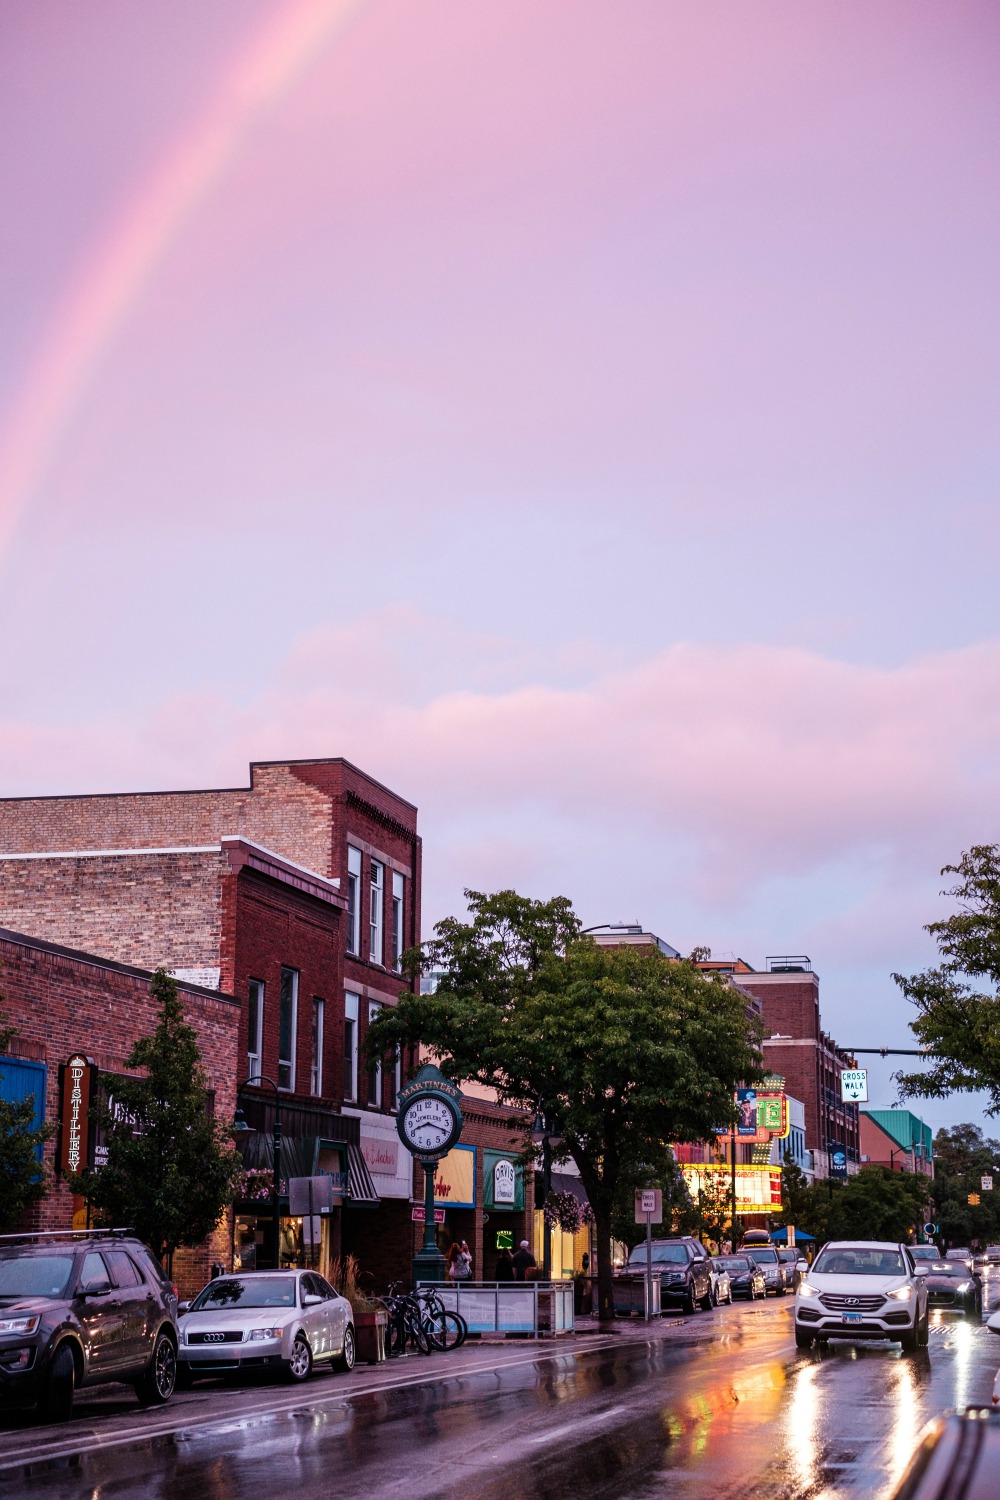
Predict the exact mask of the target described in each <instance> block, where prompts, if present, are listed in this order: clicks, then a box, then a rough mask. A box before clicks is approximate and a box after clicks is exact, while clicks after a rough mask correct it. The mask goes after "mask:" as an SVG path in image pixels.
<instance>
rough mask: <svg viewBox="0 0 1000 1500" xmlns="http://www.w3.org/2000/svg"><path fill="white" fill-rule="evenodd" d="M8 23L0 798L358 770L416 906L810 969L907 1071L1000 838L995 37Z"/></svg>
mask: <svg viewBox="0 0 1000 1500" xmlns="http://www.w3.org/2000/svg"><path fill="white" fill-rule="evenodd" d="M2 26H3V34H4V41H3V46H2V47H0V126H2V129H0V178H2V185H3V191H4V203H5V209H6V212H5V221H6V230H7V233H6V235H5V243H4V286H5V298H4V317H3V319H2V320H0V580H2V587H0V631H2V639H3V641H4V643H5V646H6V648H7V649H6V651H5V665H6V669H7V670H6V673H5V680H6V682H7V686H8V693H7V694H6V698H5V707H4V709H3V710H2V712H0V771H2V776H0V782H2V787H0V790H2V791H3V792H4V793H6V794H16V793H20V792H56V791H83V790H90V789H102V788H110V787H116V786H125V787H134V788H138V787H155V786H158V785H163V784H167V783H169V784H171V785H177V786H181V785H187V786H199V785H208V784H212V783H215V782H224V783H232V782H234V781H237V780H240V779H242V777H243V776H244V775H245V767H246V763H247V761H248V760H250V759H251V758H265V757H268V756H280V755H315V754H346V755H349V756H351V757H352V758H354V759H356V760H358V761H360V762H361V763H362V764H363V765H364V766H366V767H367V768H369V769H371V770H372V771H373V772H374V773H375V774H376V775H378V776H380V777H383V778H385V779H387V780H389V781H391V782H392V784H393V785H395V786H397V787H398V788H399V789H400V791H402V792H403V793H404V794H405V795H407V796H409V797H411V798H412V799H413V800H414V801H416V802H417V803H418V804H419V805H420V807H421V810H422V823H423V831H424V835H425V848H426V859H427V906H426V911H425V916H426V919H427V921H428V923H430V922H431V921H433V920H435V919H436V918H438V917H439V916H441V915H444V914H445V913H447V912H449V911H451V910H454V909H456V908H457V906H458V904H459V902H460V899H461V891H462V888H463V886H465V885H469V884H472V885H479V886H487V887H495V886H499V885H516V886H518V887H520V888H523V889H525V890H528V891H530V892H532V893H533V894H539V895H547V894H551V893H553V892H556V891H559V892H563V893H565V894H568V895H570V896H572V897H573V898H574V899H575V901H576V902H577V904H578V907H579V909H580V912H581V914H582V916H583V917H584V919H585V920H586V921H587V922H597V921H601V920H606V919H617V918H619V917H622V916H627V917H638V918H640V919H641V920H643V921H644V922H645V923H647V924H648V925H650V926H652V927H653V928H654V929H655V930H656V931H658V932H659V933H661V935H662V936H664V937H665V938H667V939H668V940H669V941H671V942H673V943H675V944H676V945H677V946H679V947H682V948H686V947H689V946H690V945H692V944H693V943H696V942H699V943H700V942H707V943H711V944H712V945H713V946H714V947H715V948H716V950H717V951H728V950H730V949H733V950H736V951H739V952H741V953H742V954H743V956H745V957H746V958H747V959H748V960H749V961H751V962H760V961H762V960H763V958H764V956H765V954H767V953H773V952H782V951H805V952H809V953H810V954H811V956H812V958H813V960H814V961H815V963H816V966H817V968H818V969H819V971H820V973H821V975H822V976H823V991H822V994H823V1008H824V1018H825V1021H826V1023H827V1025H828V1026H829V1027H830V1028H832V1029H833V1030H834V1032H835V1033H836V1034H837V1035H838V1036H839V1037H840V1038H841V1039H842V1040H844V1041H848V1042H853V1043H855V1044H863V1043H865V1042H871V1043H872V1044H879V1043H882V1042H886V1041H893V1040H895V1041H897V1042H898V1043H899V1044H901V1045H906V1041H907V1033H906V1020H907V1013H906V1007H905V1005H904V1004H903V1003H902V1002H901V1001H899V999H898V998H897V997H896V994H895V991H894V988H893V986H892V984H891V982H890V980H889V978H888V975H889V973H890V971H891V970H893V969H900V968H902V969H907V968H912V967H915V966H918V965H920V964H922V963H924V962H926V961H927V960H928V958H929V956H930V948H929V945H928V941H927V939H926V937H925V936H924V935H923V934H922V933H921V926H922V924H923V923H924V922H926V921H928V920H930V919H932V918H933V917H934V916H936V915H937V914H938V913H939V911H940V909H941V907H940V901H939V898H938V894H937V893H938V889H939V886H940V884H941V881H940V879H939V877H938V875H937V870H938V869H939V867H940V866H941V865H942V864H944V863H945V862H946V861H948V860H952V859H954V858H956V857H957V855H958V854H959V853H960V852H961V850H962V849H963V848H964V847H966V846H967V845H968V844H969V843H971V842H973V841H985V840H993V839H997V838H998V836H1000V834H998V829H997V813H996V809H997V806H998V798H997V790H998V788H997V775H998V750H1000V743H998V741H1000V723H998V711H997V709H996V707H995V704H996V701H997V681H998V668H1000V644H998V624H997V602H996V601H997V589H996V583H995V556H996V547H997V543H998V540H1000V538H998V535H997V532H998V525H997V516H998V507H997V504H996V493H997V468H998V463H997V437H996V434H997V431H998V424H997V349H998V348H1000V340H998V336H997V335H998V329H997V289H996V282H997V278H996V266H997V264H1000V243H998V241H1000V233H998V229H1000V214H998V193H997V155H996V140H997V138H998V124H1000V121H998V118H997V116H998V113H1000V106H998V96H997V90H996V86H995V80H996V75H997V64H998V60H1000V59H998V45H997V43H998V30H1000V26H998V20H997V12H996V9H995V6H993V5H990V4H986V3H983V4H978V3H962V0H954V3H949V4H948V5H944V4H943V3H937V4H926V3H922V0H900V3H898V4H887V3H879V0H864V3H861V0H855V3H847V4H842V3H838V4H833V3H817V4H814V5H810V6H808V7H804V6H802V5H800V4H798V3H793V0H783V3H760V4H757V5H754V6H746V5H744V4H738V3H736V0H730V3H727V4H711V3H706V4H700V5H698V6H697V7H692V6H691V5H689V4H687V3H669V0H649V3H638V0H637V3H635V4H632V5H630V6H625V7H621V6H618V7H610V6H607V5H603V6H599V5H594V4H589V3H586V0H574V3H573V4H569V3H546V0H534V3H531V4H528V3H526V0H510V3H508V4H505V5H504V6H502V7H495V6H486V5H468V4H464V3H463V4H457V3H453V4H437V3H428V4H426V5H423V6H420V7H414V6H411V5H404V4H402V3H398V0H386V3H380V0H358V3H349V0H217V3H216V4H214V5H213V6H211V7H207V8H206V7H204V6H203V5H197V6H196V5H195V4H194V3H193V0H174V3H173V4H172V5H171V6H170V7H160V8H154V9H153V10H150V9H149V8H147V7H135V6H131V5H128V4H126V3H124V0H94V3H92V4H91V5H89V6H88V7H86V10H85V11H83V10H81V8H80V7H79V6H78V5H75V4H73V3H71V0H62V3H60V0H49V3H47V4H46V5H45V6H37V5H33V4H29V3H27V0H15V3H13V4H12V5H9V6H8V7H7V8H6V9H5V12H4V18H3V22H2ZM879 1077H880V1083H879V1087H880V1088H882V1090H883V1093H884V1095H885V1097H884V1098H880V1099H879V1100H877V1101H876V1102H888V1099H889V1092H890V1091H889V1084H888V1069H885V1070H884V1072H883V1073H882V1074H880V1075H879ZM975 1109H976V1106H975V1105H974V1103H973V1102H971V1101H954V1102H952V1103H949V1104H947V1105H943V1106H941V1107H936V1108H935V1109H934V1110H931V1109H929V1108H928V1109H926V1110H925V1113H926V1114H927V1116H928V1118H932V1119H933V1120H934V1121H935V1123H938V1122H940V1121H943V1120H947V1119H949V1118H961V1117H963V1112H964V1113H965V1114H968V1113H969V1112H970V1111H971V1112H973V1113H975Z"/></svg>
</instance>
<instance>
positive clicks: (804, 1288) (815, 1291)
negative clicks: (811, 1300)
mask: <svg viewBox="0 0 1000 1500" xmlns="http://www.w3.org/2000/svg"><path fill="white" fill-rule="evenodd" d="M798 1295H799V1296H800V1297H818V1296H819V1287H817V1286H813V1285H812V1284H811V1283H810V1282H808V1281H800V1282H799V1290H798Z"/></svg>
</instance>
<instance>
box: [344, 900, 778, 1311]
mask: <svg viewBox="0 0 1000 1500" xmlns="http://www.w3.org/2000/svg"><path fill="white" fill-rule="evenodd" d="M466 899H467V901H468V903H469V911H470V920H469V921H467V922H460V921H458V920H457V919H455V918H449V919H448V920H447V921H445V922H442V923H440V924H439V925H438V927H437V928H436V929H435V932H436V937H435V938H434V939H432V940H431V942H429V943H428V944H427V945H426V946H425V948H424V950H423V952H422V953H419V952H418V953H416V954H414V955H411V958H410V963H411V967H412V966H416V967H418V968H419V967H424V968H427V969H432V970H435V971H437V972H438V973H439V974H440V975H441V976H442V977H441V983H440V985H439V988H438V989H437V991H436V992H435V993H434V994H432V995H414V994H412V993H410V992H405V993H404V994H402V995H401V996H400V998H399V1004H398V1006H396V1007H395V1008H392V1009H390V1008H386V1009H385V1010H383V1011H382V1012H381V1014H380V1016H379V1018H378V1020H377V1021H375V1022H374V1023H373V1025H372V1027H371V1028H370V1033H369V1038H368V1043H367V1045H368V1051H369V1056H379V1055H383V1054H386V1053H388V1052H390V1051H391V1050H392V1049H393V1048H395V1047H396V1046H398V1045H400V1044H403V1045H405V1044H408V1043H415V1042H423V1043H424V1044H425V1045H427V1046H429V1047H430V1048H431V1049H432V1050H433V1052H434V1054H435V1056H436V1058H437V1060H438V1063H439V1065H440V1067H441V1068H442V1070H443V1071H444V1072H445V1073H446V1074H448V1075H449V1076H451V1077H452V1078H455V1079H456V1080H458V1081H460V1082H475V1083H479V1084H483V1085H486V1086H488V1087H490V1088H492V1089H494V1090H495V1091H496V1093H497V1095H498V1096H499V1097H500V1099H501V1100H503V1101H504V1102H505V1103H507V1104H510V1105H515V1106H517V1107H519V1108H520V1109H522V1110H524V1111H526V1112H528V1113H531V1114H533V1113H534V1112H535V1110H536V1108H540V1109H541V1110H542V1112H543V1113H544V1114H545V1115H546V1116H547V1117H548V1118H549V1119H550V1120H553V1121H555V1122H556V1123H557V1126H558V1131H559V1135H560V1137H561V1146H560V1148H559V1152H560V1155H561V1157H562V1159H566V1158H567V1157H571V1158H572V1160H573V1161H574V1162H575V1163H576V1166H577V1168H578V1170H579V1172H580V1176H581V1178H582V1181H583V1185H584V1187H585V1189H586V1192H587V1197H588V1198H589V1200H590V1203H591V1206H592V1208H593V1210H594V1215H595V1221H596V1222H595V1233H596V1241H597V1252H598V1305H599V1313H600V1316H601V1318H611V1317H613V1316H614V1306H613V1291H612V1266H611V1233H612V1217H613V1214H614V1210H615V1205H616V1203H617V1202H619V1201H620V1197H621V1195H623V1194H627V1193H628V1192H629V1191H630V1190H633V1189H634V1187H635V1186H636V1185H637V1184H639V1183H640V1182H641V1181H642V1179H643V1178H644V1176H646V1175H647V1174H648V1173H649V1172H650V1170H651V1169H652V1170H653V1172H654V1174H657V1175H658V1173H659V1169H660V1168H661V1167H662V1166H663V1164H664V1154H665V1152H666V1143H668V1142H671V1141H701V1140H706V1139H708V1138H710V1137H711V1136H712V1135H713V1133H714V1131H715V1130H716V1129H717V1128H718V1127H719V1126H721V1125H728V1124H729V1123H730V1121H732V1119H733V1117H734V1113H735V1111H734V1105H733V1094H734V1090H735V1089H736V1088H737V1087H738V1086H739V1084H740V1083H742V1082H744V1081H746V1082H756V1081H758V1080H759V1079H760V1078H761V1077H762V1076H763V1073H762V1070H761V1067H760V1054H759V1048H758V1041H759V1036H758V1033H757V1030H756V1029H755V1028H754V1027H753V1026H752V1025H751V1023H750V1022H749V1021H748V1019H747V1016H746V1012H745V1008H744V1002H743V1000H742V999H741V997H740V996H739V994H738V992H737V991H736V990H734V989H732V988H731V987H730V986H729V985H727V984H726V983H725V982H724V981H723V980H721V979H719V978H717V977H715V976H711V977H708V976H705V975H704V974H702V973H701V972H700V971H699V970H698V969H696V968H695V967H694V965H693V964H691V963H690V962H687V961H678V962H672V961H671V960H669V959H667V958H666V957H665V956H664V955H663V954H661V953H660V952H659V951H658V950H656V949H640V948H630V947H622V948H604V947H599V946H597V945H596V944H595V943H593V942H592V941H591V940H590V939H588V938H586V937H583V936H581V935H580V932H579V923H578V920H577V918H576V916H575V914H574V912H573V910H572V907H571V906H570V904H569V902H568V901H566V900H565V899H564V898H561V897H560V898H556V899H555V900H552V901H547V902H541V901H531V900H528V899H527V898H525V897H523V896H519V895H517V894H516V893H515V892H514V891H501V892H499V893H498V894H496V895H493V896H487V895H483V894H482V893H481V892H478V891H467V892H466ZM658 1158H659V1159H658Z"/></svg>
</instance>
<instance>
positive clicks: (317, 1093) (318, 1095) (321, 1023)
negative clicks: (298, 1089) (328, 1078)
mask: <svg viewBox="0 0 1000 1500" xmlns="http://www.w3.org/2000/svg"><path fill="white" fill-rule="evenodd" d="M312 1024H313V1033H314V1037H313V1057H312V1060H311V1063H310V1067H309V1093H310V1095H311V1096H312V1098H313V1099H322V1097H323V1045H324V1042H325V1040H326V1036H325V1033H326V1001H325V1000H324V999H323V998H322V996H321V995H314V996H313V1013H312Z"/></svg>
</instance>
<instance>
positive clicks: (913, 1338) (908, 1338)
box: [899, 1323, 920, 1354]
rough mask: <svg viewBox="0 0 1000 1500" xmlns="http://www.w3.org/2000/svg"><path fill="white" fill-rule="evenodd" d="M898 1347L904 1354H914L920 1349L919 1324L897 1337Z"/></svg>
mask: <svg viewBox="0 0 1000 1500" xmlns="http://www.w3.org/2000/svg"><path fill="white" fill-rule="evenodd" d="M899 1346H900V1348H901V1349H902V1351H903V1353H904V1354H915V1353H916V1352H917V1350H918V1349H919V1348H920V1324H919V1323H918V1324H917V1325H916V1327H915V1328H908V1329H907V1330H906V1332H905V1333H901V1334H900V1336H899Z"/></svg>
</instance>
